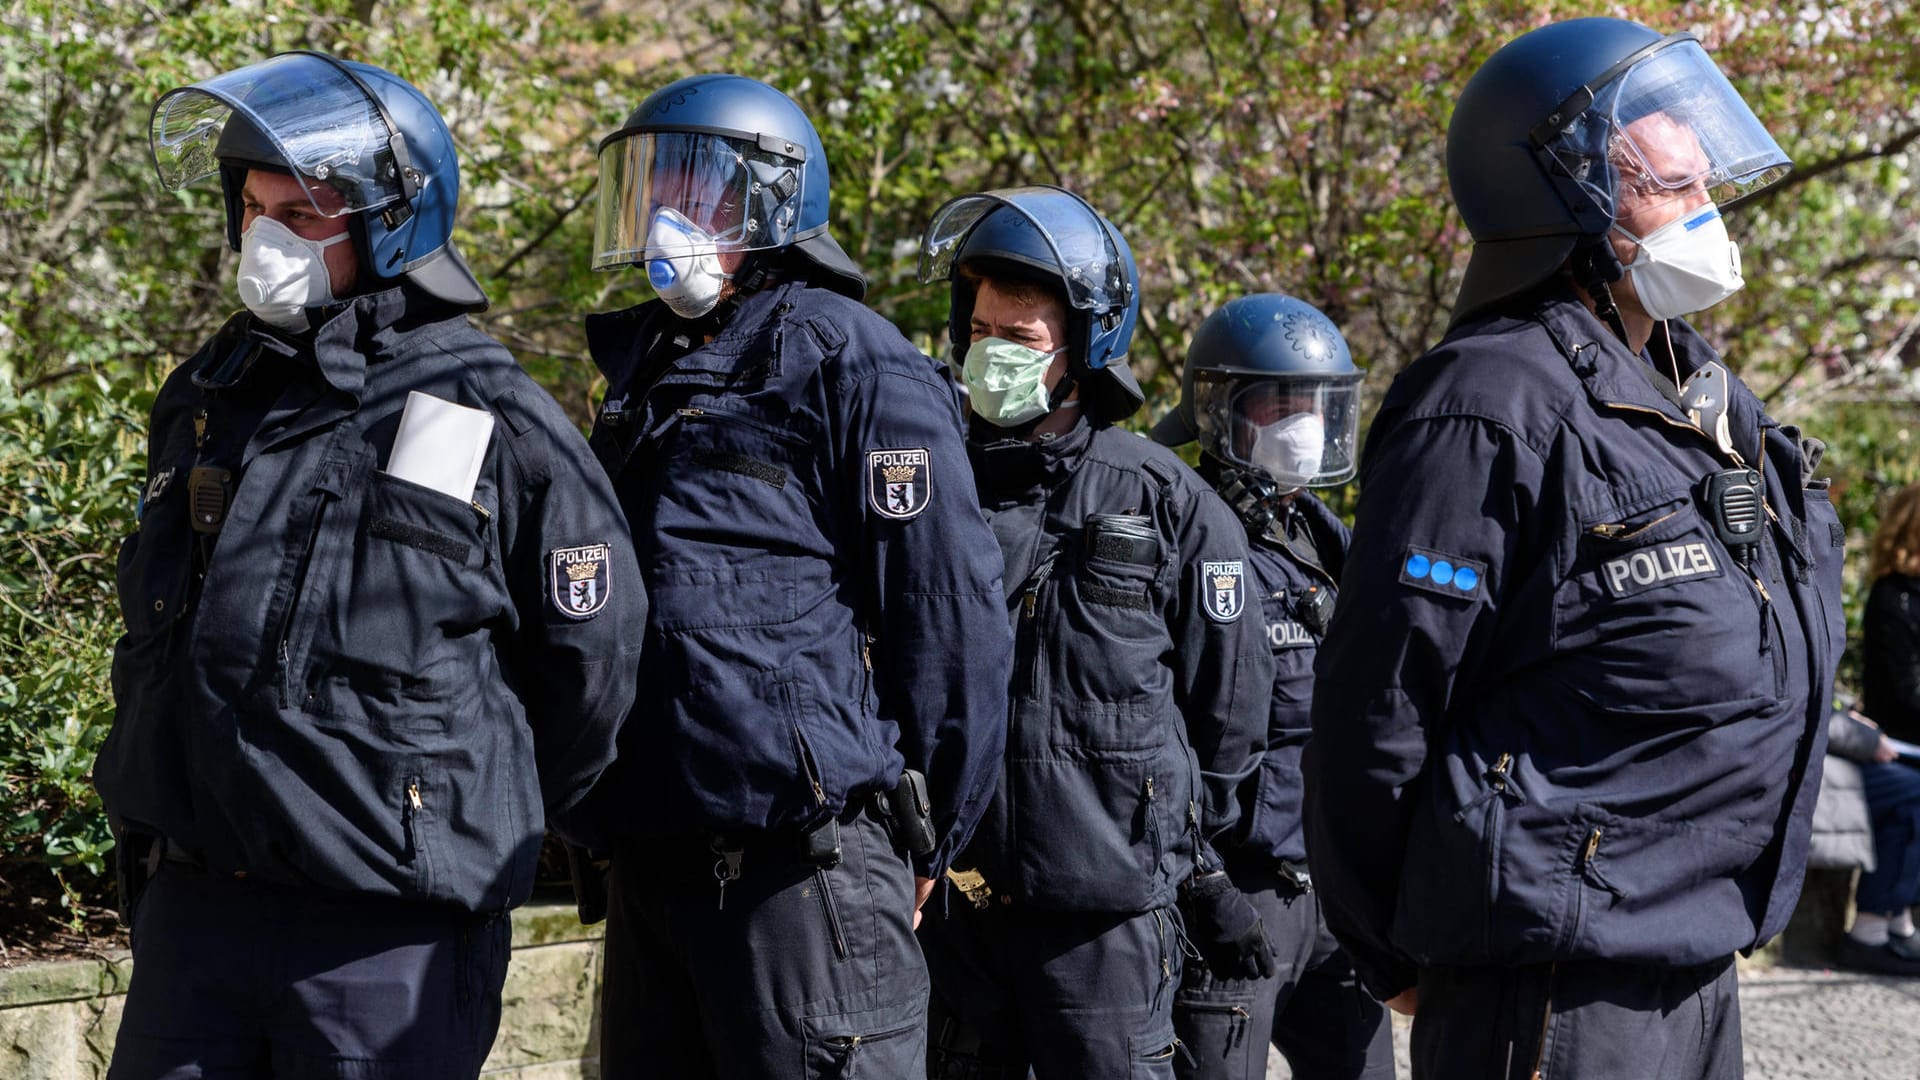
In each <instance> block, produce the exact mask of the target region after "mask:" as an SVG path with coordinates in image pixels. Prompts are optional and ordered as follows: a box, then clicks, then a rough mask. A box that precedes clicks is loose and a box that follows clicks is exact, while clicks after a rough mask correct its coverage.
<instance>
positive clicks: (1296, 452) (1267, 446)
mask: <svg viewBox="0 0 1920 1080" xmlns="http://www.w3.org/2000/svg"><path fill="white" fill-rule="evenodd" d="M1326 450H1327V425H1326V422H1325V421H1323V420H1321V419H1320V414H1319V413H1312V412H1297V413H1294V414H1293V415H1291V416H1283V417H1281V418H1280V419H1278V420H1275V421H1274V422H1273V423H1271V424H1262V425H1259V426H1257V427H1254V428H1253V445H1252V446H1251V447H1249V448H1248V450H1247V462H1248V463H1249V464H1251V465H1253V466H1254V467H1255V468H1257V469H1260V470H1262V471H1263V472H1265V473H1266V474H1267V475H1268V476H1269V477H1271V478H1272V479H1273V481H1274V483H1276V484H1279V485H1280V486H1281V487H1282V488H1284V489H1286V490H1289V491H1297V490H1299V489H1300V488H1303V487H1305V486H1306V485H1307V482H1308V481H1309V480H1312V479H1313V478H1314V477H1316V476H1318V475H1320V459H1321V458H1322V457H1323V456H1324V455H1325V454H1326Z"/></svg>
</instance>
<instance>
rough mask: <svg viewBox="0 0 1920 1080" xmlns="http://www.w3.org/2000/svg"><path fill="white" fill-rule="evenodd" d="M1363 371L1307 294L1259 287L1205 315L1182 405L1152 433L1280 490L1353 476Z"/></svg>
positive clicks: (1185, 375)
mask: <svg viewBox="0 0 1920 1080" xmlns="http://www.w3.org/2000/svg"><path fill="white" fill-rule="evenodd" d="M1362 378H1363V375H1362V372H1361V371H1360V369H1359V368H1357V367H1355V366H1354V363H1353V355H1352V354H1351V353H1350V352H1349V351H1348V349H1347V341H1346V338H1344V337H1342V336H1341V334H1340V330H1339V328H1338V327H1336V326H1334V325H1333V320H1331V319H1329V318H1327V317H1326V316H1325V315H1323V314H1321V313H1320V311H1319V309H1317V308H1315V307H1314V306H1313V305H1312V304H1309V303H1306V302H1305V301H1302V300H1296V299H1294V298H1293V297H1291V296H1285V295H1282V294H1280V293H1259V294H1255V295H1253V296H1243V297H1240V298H1239V299H1236V300H1230V301H1228V302H1227V303H1226V304H1225V305H1223V306H1222V307H1220V308H1219V309H1218V310H1216V311H1215V312H1214V313H1213V314H1211V315H1209V316H1207V318H1206V319H1205V321H1203V322H1202V323H1201V324H1200V327H1199V329H1197V330H1195V331H1194V333H1193V342H1192V344H1190V345H1189V346H1188V347H1187V363H1186V367H1185V369H1184V370H1183V371H1182V372H1181V375H1180V403H1179V404H1178V405H1176V406H1174V409H1173V411H1172V412H1170V413H1168V414H1167V415H1166V416H1165V417H1164V418H1162V419H1161V421H1160V423H1158V424H1156V425H1155V426H1154V429H1153V437H1154V439H1155V440H1157V441H1159V442H1161V443H1163V444H1165V445H1168V446H1179V445H1181V444H1182V443H1187V442H1192V441H1193V440H1195V439H1198V440H1199V441H1200V449H1201V451H1202V452H1203V453H1205V454H1206V455H1208V456H1209V457H1211V458H1213V459H1215V460H1216V461H1217V462H1218V463H1220V464H1221V465H1222V466H1224V467H1226V468H1229V469H1232V470H1235V471H1237V472H1238V473H1240V474H1243V475H1245V476H1248V477H1251V478H1256V479H1258V480H1260V481H1262V482H1264V484H1265V485H1269V486H1270V487H1269V488H1268V490H1270V491H1271V492H1272V493H1273V494H1287V493H1290V492H1293V491H1297V490H1299V489H1300V488H1302V487H1331V486H1333V485H1335V484H1341V483H1345V482H1346V481H1347V480H1350V479H1352V478H1353V474H1354V470H1355V465H1356V462H1355V455H1354V447H1355V444H1356V442H1357V441H1358V434H1359V430H1360V381H1361V379H1362Z"/></svg>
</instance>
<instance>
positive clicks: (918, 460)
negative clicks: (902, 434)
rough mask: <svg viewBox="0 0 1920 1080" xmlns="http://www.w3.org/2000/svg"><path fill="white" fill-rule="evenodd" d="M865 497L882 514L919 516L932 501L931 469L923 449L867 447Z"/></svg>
mask: <svg viewBox="0 0 1920 1080" xmlns="http://www.w3.org/2000/svg"><path fill="white" fill-rule="evenodd" d="M867 501H868V502H869V503H872V504H873V509H874V512H875V513H877V514H879V515H880V516H881V517H886V518H892V519H894V520H895V521H905V520H907V519H908V518H914V517H919V516H920V511H922V510H925V509H926V508H927V504H928V503H930V502H932V501H933V469H932V467H931V466H930V464H929V463H928V459H927V451H926V449H925V448H924V447H922V448H920V449H916V450H869V451H867Z"/></svg>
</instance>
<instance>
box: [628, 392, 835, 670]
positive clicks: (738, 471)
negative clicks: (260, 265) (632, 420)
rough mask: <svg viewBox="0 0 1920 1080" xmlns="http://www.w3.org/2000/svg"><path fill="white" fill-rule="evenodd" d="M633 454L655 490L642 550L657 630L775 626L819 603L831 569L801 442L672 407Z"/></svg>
mask: <svg viewBox="0 0 1920 1080" xmlns="http://www.w3.org/2000/svg"><path fill="white" fill-rule="evenodd" d="M637 453H645V454H647V455H649V457H650V458H651V459H652V461H651V463H650V465H649V467H648V469H647V472H648V475H649V476H651V477H652V478H653V483H654V485H655V486H654V489H653V491H652V498H651V499H650V500H649V505H648V507H647V508H646V509H647V510H649V511H650V512H651V517H652V530H651V532H650V533H649V534H648V535H647V536H645V537H644V538H643V539H642V540H641V542H642V544H643V550H644V551H645V555H646V557H645V558H643V560H642V566H643V567H644V569H645V573H646V576H647V587H648V593H649V599H650V601H651V608H652V616H651V618H652V622H653V625H654V626H655V627H656V628H657V629H659V630H662V631H667V632H674V631H681V630H698V629H712V628H725V627H753V626H777V625H781V624H785V623H790V622H793V621H794V620H795V619H797V618H799V617H800V615H801V613H802V612H804V611H806V610H809V609H810V608H811V606H812V605H813V604H814V603H816V602H818V600H819V599H820V596H819V595H818V594H820V593H822V592H824V591H825V589H826V586H827V583H828V578H829V577H830V570H829V568H828V566H827V564H826V563H825V561H824V560H822V559H820V558H819V557H817V556H818V550H817V549H818V544H817V543H815V542H814V541H817V540H818V538H819V536H820V526H819V523H818V520H817V516H816V511H817V505H816V500H815V498H814V496H813V495H812V492H813V490H814V489H815V483H814V481H813V478H812V475H811V471H810V469H811V456H812V455H811V447H810V444H809V442H808V440H807V439H805V438H804V437H803V436H801V435H800V434H797V433H795V432H792V431H788V430H786V429H784V428H781V427H779V426H777V425H774V424H771V423H768V422H766V421H764V420H761V419H759V418H758V417H754V416H750V415H746V414H745V413H741V412H734V411H731V410H725V409H715V408H711V407H706V406H700V407H688V408H682V409H679V410H676V411H675V412H674V413H673V414H672V415H670V416H668V417H667V418H666V420H665V421H663V422H662V423H661V424H659V425H658V426H657V427H656V428H655V430H654V431H652V432H650V433H649V434H648V435H647V436H646V438H645V440H644V442H643V445H642V447H641V448H640V450H639V451H638V452H637ZM636 456H637V455H636ZM636 524H638V523H636Z"/></svg>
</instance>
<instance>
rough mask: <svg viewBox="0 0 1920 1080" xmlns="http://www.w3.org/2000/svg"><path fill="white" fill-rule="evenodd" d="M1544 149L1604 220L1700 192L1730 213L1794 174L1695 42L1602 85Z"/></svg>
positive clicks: (1683, 41)
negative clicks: (1632, 207) (1627, 203)
mask: <svg viewBox="0 0 1920 1080" xmlns="http://www.w3.org/2000/svg"><path fill="white" fill-rule="evenodd" d="M1548 150H1549V152H1550V153H1552V154H1553V156H1554V157H1555V158H1556V159H1557V160H1558V161H1559V162H1560V164H1561V166H1562V167H1563V168H1565V169H1566V170H1567V171H1568V172H1569V173H1570V174H1571V175H1573V176H1574V177H1575V178H1577V179H1579V180H1580V181H1581V186H1582V187H1583V188H1585V189H1586V190H1587V192H1588V194H1589V195H1590V196H1591V197H1592V198H1593V199H1594V201H1595V202H1597V203H1598V204H1599V205H1600V206H1602V207H1603V208H1605V209H1606V210H1607V211H1608V213H1609V214H1614V215H1615V216H1618V215H1617V212H1616V207H1617V200H1618V199H1619V198H1620V196H1621V194H1622V193H1623V192H1625V191H1632V192H1633V193H1634V194H1636V195H1638V196H1639V197H1641V198H1662V197H1679V196H1684V195H1689V194H1691V193H1694V192H1705V194H1706V196H1707V198H1708V199H1709V200H1711V201H1712V202H1714V203H1716V204H1718V205H1719V206H1721V207H1722V208H1726V207H1730V206H1732V205H1734V204H1736V203H1738V202H1740V201H1741V200H1742V199H1745V198H1747V197H1748V196H1750V195H1752V194H1753V193H1755V192H1757V191H1759V190H1761V189H1762V188H1765V187H1768V186H1769V185H1771V184H1773V183H1775V182H1777V181H1778V180H1780V179H1781V178H1782V177H1784V176H1786V175H1787V172H1788V171H1789V170H1790V169H1791V168H1792V167H1793V163H1792V162H1791V161H1790V160H1789V159H1788V157H1787V155H1786V152H1785V151H1783V150H1781V149H1780V144H1779V143H1776V142H1775V141H1774V140H1773V136H1772V135H1769V134H1767V129H1766V128H1765V127H1764V126H1763V125H1762V124H1761V123H1760V120H1759V118H1758V117H1755V116H1754V115H1753V110H1752V109H1749V108H1748V107H1747V103H1746V102H1745V101H1743V100H1742V99H1741V97H1740V94H1739V92H1738V91H1736V90H1734V88H1733V86H1732V84H1730V83H1728V82H1727V78H1726V76H1724V75H1722V74H1720V69H1719V68H1717V67H1715V66H1714V63H1713V60H1712V59H1711V58H1709V57H1708V56H1707V53H1706V50H1705V49H1702V48H1701V47H1700V43H1699V42H1697V41H1694V40H1692V39H1691V38H1678V39H1676V40H1675V41H1674V43H1673V44H1672V45H1670V46H1667V47H1665V48H1661V49H1659V50H1657V51H1654V52H1651V53H1649V54H1648V55H1647V56H1646V57H1645V58H1643V59H1641V60H1640V61H1638V62H1636V63H1634V64H1633V66H1632V67H1629V68H1628V69H1627V70H1626V71H1625V72H1623V73H1622V74H1621V75H1620V76H1619V77H1618V78H1616V79H1614V80H1613V81H1612V82H1610V83H1608V84H1607V85H1605V86H1603V87H1601V88H1600V89H1599V90H1598V91H1597V92H1596V93H1595V95H1594V99H1593V103H1592V105H1590V106H1589V107H1588V108H1587V110H1586V111H1585V112H1584V113H1583V114H1581V115H1580V116H1579V117H1577V118H1576V119H1575V120H1574V121H1573V122H1572V123H1571V124H1569V125H1568V127H1567V128H1566V129H1564V130H1563V131H1561V132H1560V133H1559V134H1558V135H1557V136H1556V137H1555V138H1554V139H1553V140H1552V141H1551V142H1550V143H1549V144H1548Z"/></svg>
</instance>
